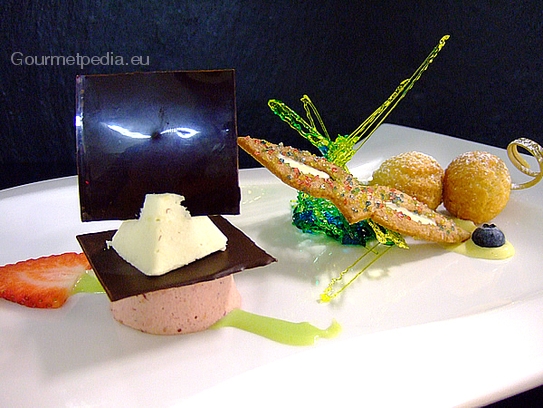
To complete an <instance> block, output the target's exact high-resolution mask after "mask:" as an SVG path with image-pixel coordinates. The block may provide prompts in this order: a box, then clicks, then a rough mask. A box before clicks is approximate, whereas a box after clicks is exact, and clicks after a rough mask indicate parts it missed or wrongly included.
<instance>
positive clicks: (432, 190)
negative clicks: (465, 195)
mask: <svg viewBox="0 0 543 408" xmlns="http://www.w3.org/2000/svg"><path fill="white" fill-rule="evenodd" d="M443 173H444V171H443V168H442V167H441V166H440V165H439V163H438V162H437V161H436V160H435V159H434V158H433V157H431V156H428V155H427V154H424V153H420V152H406V153H401V154H399V155H396V156H392V157H390V158H389V159H387V160H385V161H384V162H383V163H382V164H381V166H380V167H379V168H378V169H377V170H375V171H374V172H373V181H372V184H378V185H381V186H388V187H392V188H395V189H398V190H400V191H403V192H404V193H406V194H409V195H410V196H412V197H415V198H416V199H417V200H419V201H421V202H423V203H424V204H426V205H427V206H428V207H430V208H431V209H432V210H435V209H436V208H437V207H438V206H439V204H441V197H442V190H443V184H442V180H443Z"/></svg>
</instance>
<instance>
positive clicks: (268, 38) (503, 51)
mask: <svg viewBox="0 0 543 408" xmlns="http://www.w3.org/2000/svg"><path fill="white" fill-rule="evenodd" d="M0 7H1V9H2V16H1V19H0V24H1V35H2V37H1V47H0V90H1V92H0V170H1V175H0V188H1V187H6V186H8V185H14V184H19V183H25V182H29V181H34V180H38V179H42V178H49V177H57V176H64V175H70V174H75V171H76V169H75V159H74V154H75V142H74V124H73V117H74V99H75V97H74V83H75V81H74V78H75V76H76V75H77V74H84V73H114V72H123V71H134V70H145V71H152V70H169V69H172V70H179V69H182V70H185V69H215V68H235V69H236V73H237V103H238V127H239V133H240V134H250V135H252V136H255V137H262V138H266V139H269V140H271V141H280V140H282V141H285V142H286V143H289V144H295V145H297V146H299V147H303V148H307V147H308V145H307V144H306V142H305V141H304V140H302V139H301V138H300V137H299V136H297V134H296V133H295V132H294V131H292V130H291V129H290V128H289V127H288V126H287V125H286V124H284V123H283V122H281V121H280V120H279V118H278V117H276V116H275V115H274V114H273V113H272V112H271V111H270V110H269V108H268V107H267V101H268V99H270V98H277V99H280V100H283V101H284V102H285V103H287V104H288V105H289V106H290V107H292V108H293V109H295V110H297V111H299V112H303V109H302V108H301V105H300V102H299V98H300V97H301V96H302V95H303V94H308V95H309V96H310V97H311V98H312V100H313V101H314V102H315V104H316V105H317V107H318V109H319V111H320V113H321V114H322V116H323V118H324V121H325V123H326V125H327V127H328V130H329V131H330V132H331V134H338V133H341V134H348V133H350V132H351V131H352V130H354V129H355V128H356V126H357V125H358V124H359V123H360V122H361V121H362V120H363V119H365V118H366V117H367V116H368V115H369V114H370V113H371V112H372V111H373V110H374V109H375V108H377V107H378V106H379V105H380V104H381V103H382V102H383V101H384V100H385V99H386V98H387V97H388V95H389V94H390V93H391V92H392V91H393V89H394V88H395V87H396V86H397V85H398V84H399V82H400V81H401V80H403V79H405V78H407V77H408V76H409V75H411V73H412V72H413V71H414V70H415V69H416V68H417V67H418V65H419V64H420V63H421V62H422V61H423V59H424V58H425V57H426V55H427V54H428V53H429V52H430V50H431V49H432V48H433V47H434V45H436V44H437V42H438V40H439V39H440V38H441V37H442V36H443V35H444V34H450V35H451V38H450V40H449V41H448V43H447V45H446V47H445V48H444V49H443V51H442V52H441V53H440V55H439V56H438V57H437V59H436V60H435V62H434V63H433V64H432V65H431V67H430V69H429V70H428V71H427V72H426V74H425V75H424V76H423V78H422V80H421V81H419V82H418V83H417V84H416V85H415V88H414V89H413V90H412V91H411V92H410V93H409V94H408V96H407V97H406V98H405V99H404V100H403V101H402V102H401V103H400V105H399V106H398V107H397V108H396V110H395V111H394V112H393V113H392V114H391V116H389V118H388V120H387V121H388V122H391V123H396V124H402V125H407V126H411V127H415V128H420V129H426V130H431V131H435V132H439V133H444V134H448V135H452V136H456V137H460V138H464V139H470V140H474V141H479V142H484V143H487V144H491V145H495V146H500V147H505V146H506V145H507V143H508V142H509V141H511V140H512V139H514V138H517V137H522V136H524V137H530V138H533V139H536V140H538V141H540V142H541V140H542V136H541V135H542V134H543V123H542V121H541V120H540V115H541V112H543V102H542V96H543V84H542V82H541V77H542V75H541V74H542V71H543V69H542V68H543V47H542V33H543V30H542V24H543V4H542V3H541V2H540V1H536V0H533V1H527V2H517V3H516V4H514V5H512V3H511V2H508V1H499V0H493V1H491V0H489V1H477V0H471V1H457V0H450V1H439V2H437V1H435V2H432V1H424V2H421V1H401V2H398V1H341V2H340V1H329V0H318V1H300V0H298V1H280V0H278V1H274V2H263V1H250V0H237V1H236V0H224V1H194V0H192V1H177V2H173V1H164V0H162V1H158V0H124V1H122V2H113V1H99V0H91V1H83V0H72V1H60V0H56V1H30V0H3V3H2V5H1V6H0ZM14 53H20V54H15V56H21V54H22V55H24V56H31V57H33V56H35V57H40V58H41V57H42V56H50V55H52V56H76V55H77V54H80V55H85V56H104V55H108V53H110V54H109V55H114V56H122V57H124V58H125V59H126V60H127V59H128V58H130V57H132V56H141V57H142V58H143V61H144V62H146V61H147V59H148V61H149V64H148V65H145V66H132V65H131V66H113V65H97V66H86V67H84V68H80V67H77V66H62V65H55V66H36V65H33V66H29V65H22V66H21V65H14V64H13V62H12V56H13V55H14ZM240 165H241V167H249V166H255V162H254V161H252V160H251V159H250V158H249V157H247V156H246V155H245V154H243V155H242V156H241V158H240Z"/></svg>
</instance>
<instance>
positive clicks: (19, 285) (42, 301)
mask: <svg viewBox="0 0 543 408" xmlns="http://www.w3.org/2000/svg"><path fill="white" fill-rule="evenodd" d="M88 269H91V267H90V265H89V262H88V261H87V258H86V256H85V254H83V253H81V254H77V253H74V252H68V253H64V254H61V255H52V256H46V257H42V258H38V259H29V260H27V261H21V262H17V263H15V264H10V265H5V266H2V267H0V298H4V299H6V300H9V301H11V302H16V303H19V304H21V305H24V306H27V307H39V308H57V307H60V306H62V305H63V304H64V303H65V302H66V300H67V299H68V297H69V296H70V295H71V293H72V289H73V288H74V286H75V284H76V283H77V281H78V280H79V279H80V278H81V276H83V274H84V273H85V271H86V270H88Z"/></svg>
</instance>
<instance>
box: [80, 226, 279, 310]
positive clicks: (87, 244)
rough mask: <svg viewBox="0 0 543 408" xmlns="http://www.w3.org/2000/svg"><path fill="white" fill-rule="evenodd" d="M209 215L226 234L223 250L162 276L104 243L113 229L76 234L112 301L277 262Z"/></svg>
mask: <svg viewBox="0 0 543 408" xmlns="http://www.w3.org/2000/svg"><path fill="white" fill-rule="evenodd" d="M210 218H211V220H212V221H213V222H214V223H215V225H216V226H217V227H218V228H219V229H220V230H221V231H222V233H223V234H224V235H226V237H227V238H228V243H227V246H226V250H225V251H219V252H215V253H213V254H210V255H208V256H206V257H205V258H202V259H199V260H197V261H195V262H192V263H190V264H188V265H186V266H183V267H182V268H179V269H176V270H174V271H171V272H168V273H166V274H165V275H161V276H147V275H144V274H143V273H142V272H140V271H139V270H138V269H136V268H135V267H134V266H132V265H131V264H129V263H128V262H126V261H125V260H124V259H122V258H121V257H120V256H119V255H118V254H117V252H116V251H115V250H114V249H113V248H108V247H107V245H106V241H110V240H111V239H112V237H113V235H114V234H115V232H116V230H110V231H104V232H97V233H90V234H83V235H78V236H77V237H76V238H77V240H78V242H79V244H80V245H81V248H82V249H83V251H84V252H85V255H86V256H87V258H88V260H89V262H90V264H91V266H92V268H93V270H94V273H95V274H96V276H97V277H98V280H99V281H100V283H101V284H102V286H103V287H104V290H105V291H106V293H107V295H108V297H109V299H110V300H111V301H116V300H120V299H123V298H126V297H129V296H134V295H139V294H142V293H148V292H153V291H157V290H162V289H169V288H173V287H179V286H186V285H192V284H195V283H198V282H204V281H210V280H213V279H217V278H222V277H224V276H227V275H230V274H233V273H236V272H240V271H243V270H245V269H251V268H256V267H259V266H265V265H268V264H270V263H272V262H276V259H275V258H274V257H272V256H271V255H269V254H267V253H266V252H265V251H263V250H262V249H261V248H259V247H258V246H257V245H256V244H255V243H254V242H253V241H252V240H251V239H249V238H248V237H247V236H246V235H245V234H244V233H243V232H242V231H240V230H239V229H237V228H236V227H234V226H233V225H232V224H231V223H230V222H228V221H227V220H226V219H224V218H223V217H221V216H212V217H210Z"/></svg>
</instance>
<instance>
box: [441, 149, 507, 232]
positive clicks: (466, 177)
mask: <svg viewBox="0 0 543 408" xmlns="http://www.w3.org/2000/svg"><path fill="white" fill-rule="evenodd" d="M510 192H511V176H510V174H509V170H508V169H507V166H506V165H505V163H504V162H503V160H501V159H500V158H499V157H497V156H495V155H493V154H490V153H487V152H482V151H473V152H467V153H464V154H461V155H460V156H458V157H457V158H456V159H454V160H453V161H452V162H451V164H449V167H447V169H446V170H445V177H444V179H443V205H444V206H445V208H446V209H447V210H448V211H449V212H450V213H451V214H452V215H454V216H455V217H458V218H462V219H465V220H471V221H473V222H474V223H475V224H481V223H484V222H487V221H490V220H491V219H492V218H494V217H495V216H496V215H498V214H499V213H500V212H501V211H502V210H503V209H504V207H505V205H506V204H507V201H508V200H509V193H510Z"/></svg>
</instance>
